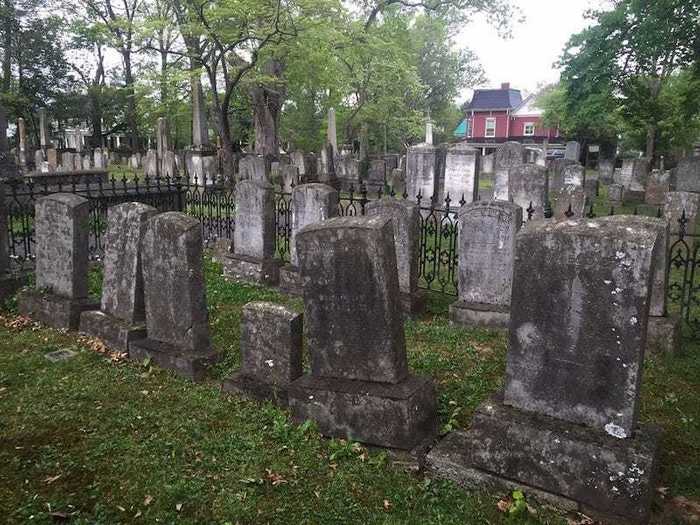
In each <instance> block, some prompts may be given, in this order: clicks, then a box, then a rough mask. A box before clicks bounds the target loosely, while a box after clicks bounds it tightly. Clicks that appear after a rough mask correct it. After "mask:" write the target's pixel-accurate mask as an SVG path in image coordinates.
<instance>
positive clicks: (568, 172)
mask: <svg viewBox="0 0 700 525" xmlns="http://www.w3.org/2000/svg"><path fill="white" fill-rule="evenodd" d="M562 178H563V181H564V186H578V187H580V188H583V186H584V185H585V183H586V170H585V168H584V167H583V166H581V165H580V164H568V165H566V166H564V168H563V170H562Z"/></svg>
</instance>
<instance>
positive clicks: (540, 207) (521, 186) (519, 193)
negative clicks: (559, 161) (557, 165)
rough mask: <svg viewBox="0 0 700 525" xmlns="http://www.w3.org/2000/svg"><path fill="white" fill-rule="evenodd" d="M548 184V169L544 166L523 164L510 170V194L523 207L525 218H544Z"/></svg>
mask: <svg viewBox="0 0 700 525" xmlns="http://www.w3.org/2000/svg"><path fill="white" fill-rule="evenodd" d="M547 186H548V184H547V170H546V169H545V168H543V167H542V166H538V165H536V164H521V165H519V166H514V167H513V168H510V170H509V190H508V194H509V196H510V200H511V201H512V202H514V203H515V204H517V205H518V206H520V207H521V208H522V209H523V219H524V220H539V219H544V208H545V206H546V204H547ZM530 214H531V216H530Z"/></svg>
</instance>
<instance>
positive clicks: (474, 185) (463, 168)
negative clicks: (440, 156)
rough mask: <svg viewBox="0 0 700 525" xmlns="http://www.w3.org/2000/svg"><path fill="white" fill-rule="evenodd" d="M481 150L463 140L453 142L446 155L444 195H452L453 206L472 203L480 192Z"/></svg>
mask: <svg viewBox="0 0 700 525" xmlns="http://www.w3.org/2000/svg"><path fill="white" fill-rule="evenodd" d="M479 159H480V157H479V150H478V149H476V148H472V147H470V146H467V145H466V144H464V143H462V142H458V143H456V144H451V145H450V146H449V147H448V148H447V154H446V156H445V185H444V190H443V191H444V196H443V199H444V198H445V197H447V196H448V195H449V196H450V199H451V202H452V206H453V207H459V206H460V202H461V201H462V199H464V201H463V202H465V203H470V202H473V201H475V200H477V196H478V194H479Z"/></svg>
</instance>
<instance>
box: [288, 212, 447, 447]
mask: <svg viewBox="0 0 700 525" xmlns="http://www.w3.org/2000/svg"><path fill="white" fill-rule="evenodd" d="M297 244H298V250H299V264H300V269H301V275H302V280H303V287H304V331H305V335H306V347H307V348H308V350H309V355H310V361H311V374H310V375H305V376H302V377H301V378H300V379H298V380H296V381H294V382H293V383H292V384H291V385H290V388H289V405H290V408H291V410H292V414H293V415H294V418H295V420H297V421H305V420H309V419H310V420H313V421H315V422H316V424H317V425H318V428H319V430H320V432H321V433H322V434H323V435H326V436H332V437H341V438H345V439H352V440H357V441H360V442H363V443H369V444H373V445H379V446H385V447H392V448H400V449H412V448H414V447H415V446H417V445H418V444H420V443H422V442H425V441H426V440H429V439H432V438H433V436H434V435H435V433H436V430H437V417H436V416H437V411H436V408H437V400H436V396H435V390H434V387H433V384H432V382H431V381H430V380H428V379H426V378H422V377H418V376H414V375H412V374H410V373H409V370H408V363H407V358H406V347H405V340H404V332H403V316H402V313H401V307H400V304H399V301H400V299H399V279H398V272H397V268H396V255H395V249H394V228H393V226H392V224H391V220H390V219H387V218H384V217H339V218H335V219H330V220H328V221H325V222H321V223H316V224H312V225H309V226H307V227H306V228H304V229H303V230H302V231H301V232H299V233H298V234H297ZM349 246H352V247H353V248H352V255H353V256H352V257H348V252H347V250H348V247H349ZM359 283H362V284H361V285H359Z"/></svg>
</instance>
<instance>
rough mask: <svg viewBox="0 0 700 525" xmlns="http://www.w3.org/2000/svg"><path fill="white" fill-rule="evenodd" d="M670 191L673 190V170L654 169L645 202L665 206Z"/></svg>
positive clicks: (650, 176) (648, 183) (648, 182)
mask: <svg viewBox="0 0 700 525" xmlns="http://www.w3.org/2000/svg"><path fill="white" fill-rule="evenodd" d="M699 176H700V175H699ZM669 191H671V172H669V171H661V170H652V171H651V174H650V175H649V180H648V181H647V190H646V194H645V197H644V202H646V203H647V204H651V205H652V206H663V205H664V202H666V194H667V193H668V192H669Z"/></svg>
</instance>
